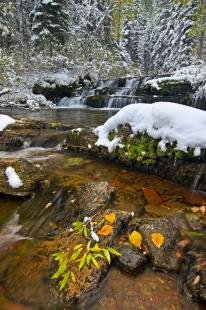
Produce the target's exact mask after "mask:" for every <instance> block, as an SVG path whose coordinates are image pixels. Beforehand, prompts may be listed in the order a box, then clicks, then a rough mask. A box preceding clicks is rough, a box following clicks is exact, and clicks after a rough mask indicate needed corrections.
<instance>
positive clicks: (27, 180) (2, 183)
mask: <svg viewBox="0 0 206 310" xmlns="http://www.w3.org/2000/svg"><path fill="white" fill-rule="evenodd" d="M7 167H12V168H14V170H15V171H16V173H17V174H18V176H19V178H20V179H21V181H22V182H23V185H22V186H21V187H19V188H12V187H11V186H10V185H9V183H8V180H7V176H6V174H5V171H6V168H7ZM43 179H44V173H43V172H42V170H41V169H40V168H39V167H36V166H35V164H33V163H31V162H28V161H26V160H25V159H8V158H0V193H3V194H7V195H12V196H29V195H30V194H31V193H32V191H33V190H34V189H35V187H36V186H37V185H38V183H39V182H40V181H42V180H43Z"/></svg>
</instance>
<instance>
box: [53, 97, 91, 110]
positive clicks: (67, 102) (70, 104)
mask: <svg viewBox="0 0 206 310" xmlns="http://www.w3.org/2000/svg"><path fill="white" fill-rule="evenodd" d="M58 107H59V108H68V109H83V108H85V107H86V105H85V99H84V96H76V97H71V98H68V97H64V98H62V99H61V100H60V101H59V103H58Z"/></svg>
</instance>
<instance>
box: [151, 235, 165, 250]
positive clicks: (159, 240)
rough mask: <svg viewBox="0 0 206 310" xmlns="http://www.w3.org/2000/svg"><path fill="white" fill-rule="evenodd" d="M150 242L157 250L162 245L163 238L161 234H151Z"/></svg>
mask: <svg viewBox="0 0 206 310" xmlns="http://www.w3.org/2000/svg"><path fill="white" fill-rule="evenodd" d="M151 240H152V242H153V243H154V245H155V246H156V247H157V248H158V249H159V248H161V246H162V245H163V243H164V240H165V238H164V236H163V235H162V234H161V233H152V234H151Z"/></svg>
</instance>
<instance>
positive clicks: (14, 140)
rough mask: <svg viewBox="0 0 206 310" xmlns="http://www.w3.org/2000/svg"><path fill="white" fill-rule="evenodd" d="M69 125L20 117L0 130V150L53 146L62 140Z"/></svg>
mask: <svg viewBox="0 0 206 310" xmlns="http://www.w3.org/2000/svg"><path fill="white" fill-rule="evenodd" d="M70 128H71V127H70V126H67V125H62V124H60V123H47V122H43V121H36V120H27V119H21V120H17V121H16V123H15V124H13V125H10V126H8V127H7V128H6V129H5V130H4V131H2V132H0V151H15V150H19V149H20V148H22V147H24V143H27V144H28V145H29V146H44V147H53V146H56V145H57V144H59V143H61V142H63V140H64V139H65V136H66V134H65V132H66V131H67V130H68V129H70Z"/></svg>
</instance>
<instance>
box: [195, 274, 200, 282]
mask: <svg viewBox="0 0 206 310" xmlns="http://www.w3.org/2000/svg"><path fill="white" fill-rule="evenodd" d="M199 282H200V276H199V274H198V275H197V276H196V278H195V280H194V285H197V284H198V283H199Z"/></svg>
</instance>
